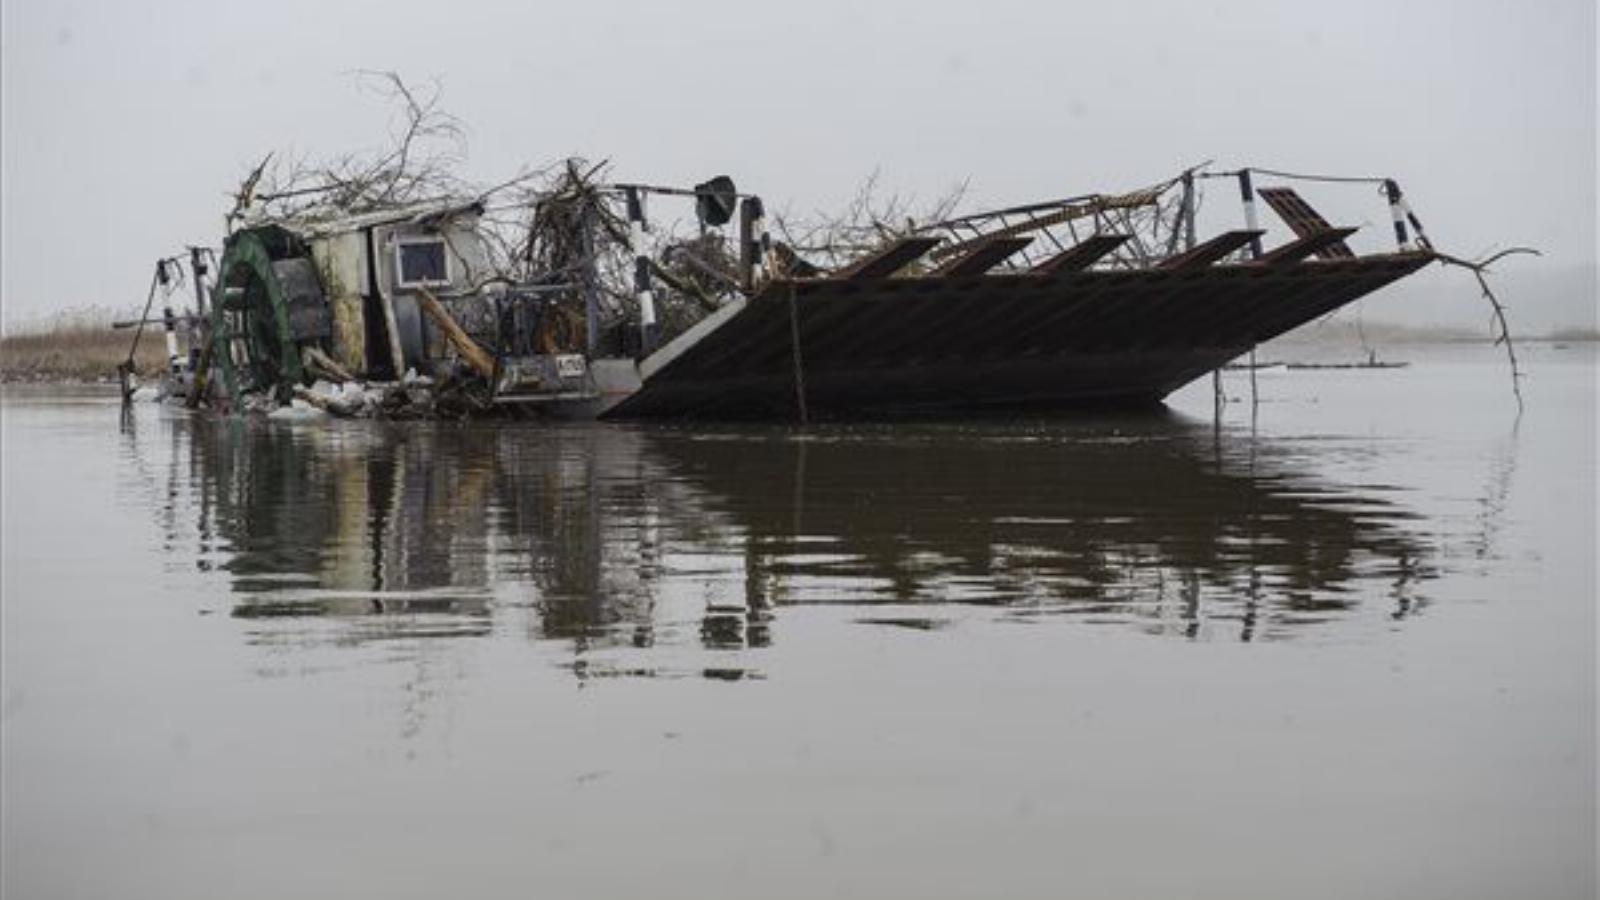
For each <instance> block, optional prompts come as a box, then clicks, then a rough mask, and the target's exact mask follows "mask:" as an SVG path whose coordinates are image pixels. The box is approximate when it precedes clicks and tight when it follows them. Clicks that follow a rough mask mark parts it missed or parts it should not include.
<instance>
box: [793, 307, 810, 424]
mask: <svg viewBox="0 0 1600 900" xmlns="http://www.w3.org/2000/svg"><path fill="white" fill-rule="evenodd" d="M794 291H795V288H794V282H793V281H792V280H791V281H790V282H789V347H790V349H791V350H793V351H794V402H795V408H796V411H797V412H799V414H800V424H801V425H809V424H810V423H811V413H810V411H809V410H808V409H806V369H805V364H804V362H803V360H802V358H801V356H800V307H799V304H798V303H797V302H796V301H795V296H794Z"/></svg>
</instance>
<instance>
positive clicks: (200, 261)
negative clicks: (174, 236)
mask: <svg viewBox="0 0 1600 900" xmlns="http://www.w3.org/2000/svg"><path fill="white" fill-rule="evenodd" d="M189 271H190V272H192V273H193V274H194V319H193V320H192V321H190V323H189V328H188V344H189V370H190V371H191V372H192V371H194V370H195V369H197V368H198V367H199V365H200V347H201V345H202V344H203V343H206V342H205V340H204V338H205V335H206V330H205V328H206V326H205V322H206V271H207V267H206V255H205V248H204V247H190V248H189Z"/></svg>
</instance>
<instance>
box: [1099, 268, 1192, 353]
mask: <svg viewBox="0 0 1600 900" xmlns="http://www.w3.org/2000/svg"><path fill="white" fill-rule="evenodd" d="M1158 272H1160V270H1151V271H1150V272H1149V279H1148V281H1147V283H1146V285H1144V286H1141V287H1140V289H1137V290H1134V291H1132V292H1130V293H1128V294H1127V295H1126V296H1124V298H1123V299H1122V301H1121V302H1120V303H1117V304H1107V306H1106V308H1105V309H1103V310H1100V316H1099V317H1097V318H1095V319H1092V320H1089V321H1088V322H1080V323H1079V328H1080V330H1081V331H1082V334H1081V336H1080V337H1079V338H1078V340H1077V341H1076V343H1075V346H1076V347H1077V348H1079V349H1083V350H1103V349H1105V348H1106V347H1108V346H1111V345H1116V346H1119V347H1120V346H1121V345H1123V344H1125V343H1126V341H1125V340H1118V341H1111V340H1109V339H1108V335H1121V336H1124V337H1125V336H1126V334H1128V333H1139V331H1140V329H1146V330H1148V329H1150V328H1153V327H1160V325H1161V324H1162V323H1163V322H1164V318H1163V316H1164V315H1165V314H1166V313H1167V311H1168V310H1169V309H1171V308H1173V307H1178V308H1179V309H1182V308H1184V307H1185V306H1187V305H1188V304H1190V303H1192V302H1193V301H1194V299H1195V298H1194V296H1193V295H1194V294H1195V293H1196V289H1195V283H1196V282H1197V281H1199V280H1201V279H1204V278H1208V277H1214V276H1211V274H1210V273H1203V272H1170V273H1161V274H1157V273H1158ZM1169 279H1170V280H1169ZM1161 281H1167V283H1166V284H1164V285H1163V284H1161Z"/></svg>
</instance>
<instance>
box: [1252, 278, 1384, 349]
mask: <svg viewBox="0 0 1600 900" xmlns="http://www.w3.org/2000/svg"><path fill="white" fill-rule="evenodd" d="M1409 271H1410V270H1406V269H1402V268H1396V267H1393V266H1385V267H1382V268H1374V269H1369V270H1366V271H1357V272H1355V273H1353V274H1352V275H1351V276H1350V277H1349V278H1348V279H1345V280H1341V281H1338V282H1333V283H1330V284H1329V286H1328V292H1329V294H1330V295H1331V297H1332V299H1331V300H1328V299H1324V298H1317V299H1316V300H1315V301H1314V302H1313V303H1310V304H1302V309H1296V310H1285V311H1284V312H1283V313H1282V314H1281V315H1276V316H1274V317H1273V318H1271V319H1267V320H1263V321H1262V322H1260V323H1259V324H1257V326H1256V327H1255V328H1254V330H1253V331H1252V338H1253V341H1254V342H1255V343H1261V342H1263V341H1267V340H1271V339H1272V338H1274V337H1277V336H1278V335H1281V334H1283V333H1284V332H1287V331H1289V330H1290V329H1293V328H1297V327H1299V326H1300V325H1303V324H1305V323H1306V322H1309V321H1311V320H1313V319H1316V318H1319V317H1321V316H1323V315H1326V314H1327V313H1329V312H1331V311H1333V310H1335V309H1338V308H1339V307H1341V306H1343V305H1345V304H1347V303H1350V302H1351V301H1353V300H1356V299H1358V298H1360V297H1364V296H1366V295H1367V294H1370V293H1371V292H1373V291H1375V290H1378V289H1379V288H1381V287H1384V286H1386V285H1388V284H1390V283H1392V282H1394V281H1395V280H1397V279H1399V278H1402V277H1404V276H1405V275H1406V274H1408V272H1409Z"/></svg>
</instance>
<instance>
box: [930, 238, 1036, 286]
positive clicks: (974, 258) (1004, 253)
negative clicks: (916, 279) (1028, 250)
mask: <svg viewBox="0 0 1600 900" xmlns="http://www.w3.org/2000/svg"><path fill="white" fill-rule="evenodd" d="M1031 243H1033V238H1031V237H999V238H991V239H989V240H986V241H980V242H979V243H977V244H976V245H974V246H972V247H971V248H969V249H968V250H967V251H966V252H965V253H963V254H961V255H960V256H957V257H955V258H954V259H949V260H946V261H945V262H943V263H942V264H940V266H939V267H938V268H937V269H934V270H933V271H932V272H930V273H928V274H930V275H946V276H950V277H960V276H962V275H982V274H983V273H985V272H987V271H989V270H990V269H992V268H994V267H995V266H997V265H999V264H1000V263H1001V262H1002V261H1004V260H1005V258H1006V257H1008V256H1010V255H1011V254H1013V253H1016V252H1017V251H1018V250H1021V249H1022V248H1023V247H1026V246H1028V245H1029V244H1031Z"/></svg>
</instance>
